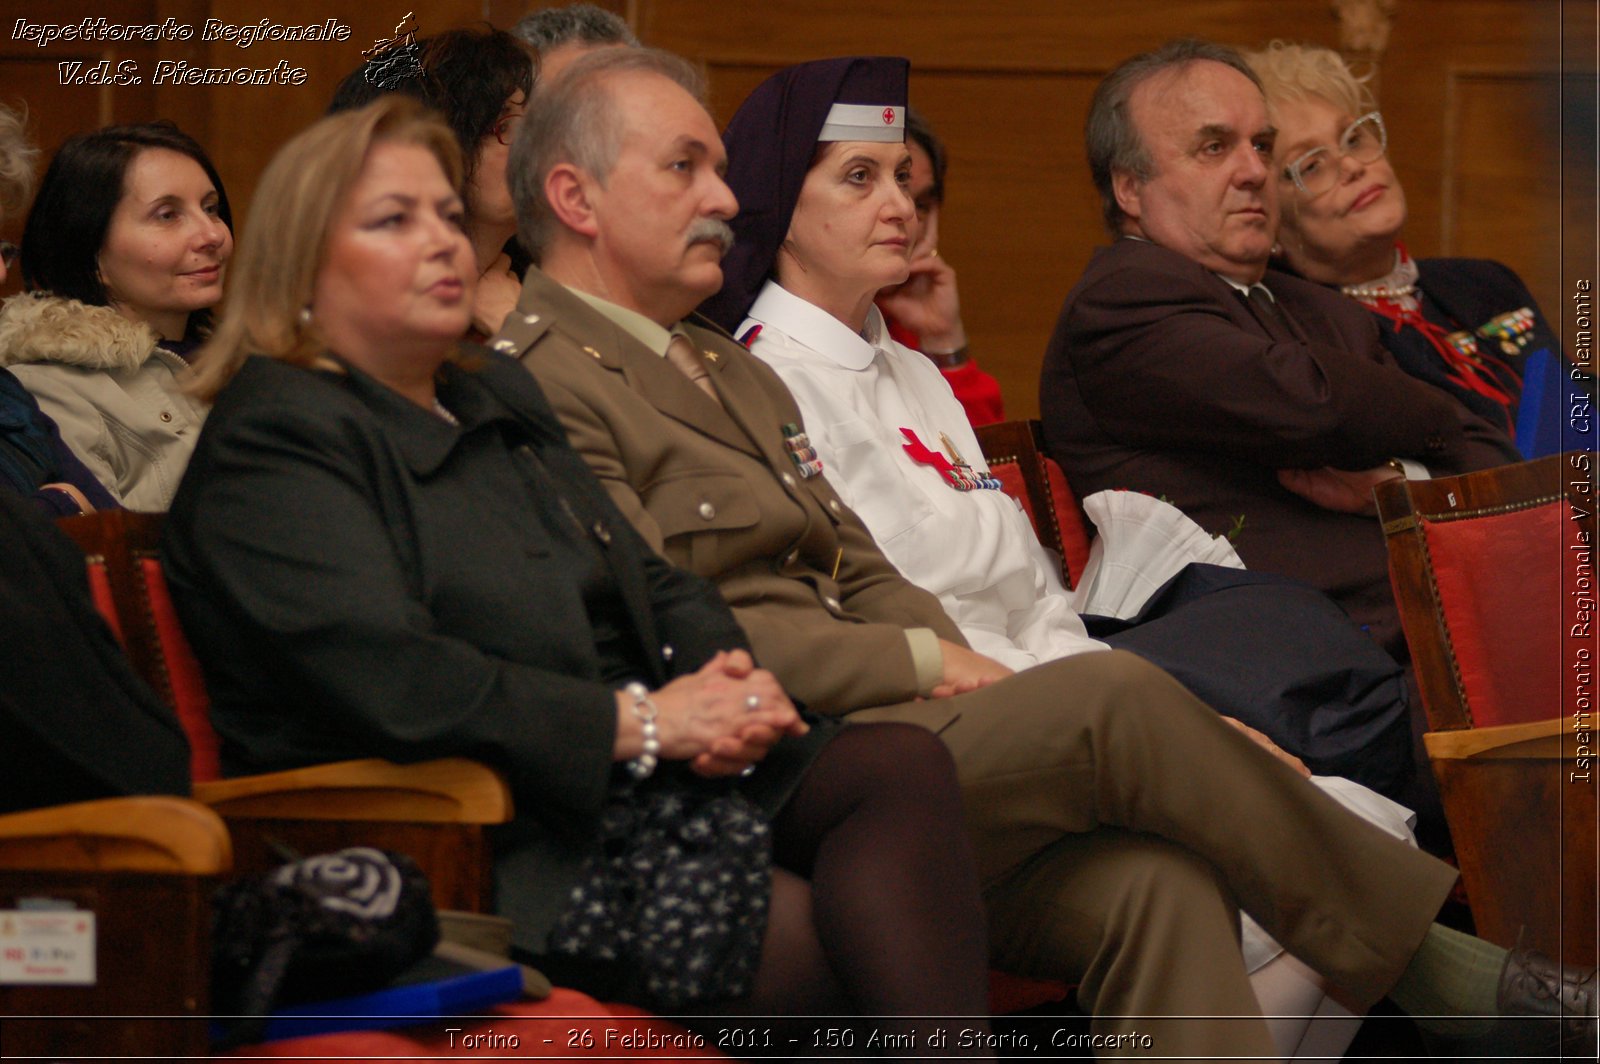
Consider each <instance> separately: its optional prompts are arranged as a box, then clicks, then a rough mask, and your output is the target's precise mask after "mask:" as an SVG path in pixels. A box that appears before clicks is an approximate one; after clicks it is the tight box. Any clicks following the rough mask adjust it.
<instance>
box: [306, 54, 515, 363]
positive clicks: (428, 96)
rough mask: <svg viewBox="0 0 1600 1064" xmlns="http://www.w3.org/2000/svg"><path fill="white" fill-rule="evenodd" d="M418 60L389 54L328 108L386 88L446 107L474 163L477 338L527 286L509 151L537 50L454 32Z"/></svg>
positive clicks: (471, 229) (469, 177) (471, 236)
mask: <svg viewBox="0 0 1600 1064" xmlns="http://www.w3.org/2000/svg"><path fill="white" fill-rule="evenodd" d="M399 47H400V48H403V49H415V52H414V55H412V56H409V57H407V58H414V59H415V62H414V63H395V62H393V59H394V55H393V54H392V52H385V53H383V54H382V55H379V56H377V57H375V58H374V59H372V60H370V61H369V62H367V63H364V64H363V65H362V66H361V67H360V69H358V70H356V71H354V72H352V73H351V74H350V75H349V76H348V77H346V78H345V79H344V81H342V82H340V83H339V87H338V89H336V90H335V91H334V94H333V102H332V103H331V104H329V105H328V113H329V114H334V113H336V112H338V111H347V110H351V109H354V108H357V107H362V106H365V105H366V104H368V103H370V102H371V101H373V100H374V99H376V98H377V97H379V96H381V95H383V94H384V93H386V92H398V93H403V94H405V95H407V96H411V97H414V98H416V99H418V100H421V101H422V102H423V103H425V104H427V105H428V106H429V107H431V108H433V109H434V110H435V111H438V112H439V114H440V115H441V116H443V118H444V121H445V124H446V125H447V126H449V127H450V131H451V132H452V133H454V134H455V136H456V143H457V144H459V145H460V146H461V156H462V159H463V160H464V162H465V164H466V184H465V199H466V205H467V218H466V226H467V239H468V240H470V241H471V242H472V253H473V257H474V258H475V260H476V261H477V264H478V275H479V276H478V288H477V293H476V295H474V297H473V303H472V331H471V333H470V334H469V335H470V336H471V337H472V338H473V339H481V338H483V337H485V336H490V335H492V334H493V333H494V332H495V331H496V330H497V329H499V328H500V323H501V321H502V320H504V318H505V316H506V314H507V313H509V312H510V310H511V308H512V307H514V306H516V303H517V296H518V294H519V293H520V292H521V290H522V281H521V279H520V276H519V275H520V273H521V270H522V269H523V268H526V266H527V263H526V261H523V262H521V263H517V264H514V263H513V262H512V260H511V255H510V254H509V252H508V251H507V250H506V245H507V243H508V242H509V241H510V240H511V239H512V238H513V237H515V236H516V235H517V215H516V211H515V210H514V209H513V208H512V206H511V190H510V188H509V187H508V186H507V184H506V155H507V153H508V152H509V150H510V149H509V145H510V144H511V138H512V137H513V136H514V135H515V134H516V132H517V125H518V123H520V122H521V120H522V111H523V108H524V107H526V106H527V103H528V94H529V93H531V92H532V91H533V79H534V73H535V64H534V54H533V51H532V50H531V49H530V48H529V47H528V46H527V45H525V44H523V43H522V42H521V41H519V40H518V39H517V38H515V37H513V36H512V35H511V34H509V33H506V32H505V31H504V30H497V29H489V28H484V29H460V30H448V31H446V32H444V33H441V34H438V35H436V36H433V37H424V38H422V39H421V40H418V41H417V42H416V43H415V44H410V45H400V46H399Z"/></svg>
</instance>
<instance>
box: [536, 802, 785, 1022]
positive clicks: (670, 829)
mask: <svg viewBox="0 0 1600 1064" xmlns="http://www.w3.org/2000/svg"><path fill="white" fill-rule="evenodd" d="M663 782H665V783H667V786H664V787H662V786H658V787H654V788H650V789H642V790H638V791H635V790H634V789H633V788H631V787H626V786H619V787H618V788H616V789H615V790H614V791H613V792H612V795H611V801H610V803H609V804H608V806H607V808H606V810H605V813H604V815H603V819H602V835H603V840H604V843H603V849H602V852H601V853H600V854H599V855H598V856H597V857H596V858H594V859H593V860H591V861H590V862H589V864H588V866H587V867H586V868H585V869H584V872H583V875H582V876H581V877H580V878H579V880H578V884H577V885H576V886H575V887H573V890H572V899H571V905H570V906H569V907H568V909H567V911H566V912H565V913H564V914H562V916H561V918H560V919H559V920H558V921H557V922H556V926H555V929H554V930H553V931H552V932H551V934H550V951H551V953H553V954H555V955H557V956H566V957H572V958H577V959H581V960H588V961H604V962H613V963H620V964H621V965H623V966H624V967H626V968H628V969H629V970H630V971H631V972H632V973H633V974H634V977H635V978H636V980H637V985H638V987H639V989H640V993H641V994H642V995H643V996H644V998H645V1000H644V1001H643V1002H641V1004H645V1005H648V1006H650V1007H651V1008H654V1009H656V1010H657V1011H664V1012H674V1011H684V1010H685V1009H687V1008H689V1007H690V1006H693V1005H697V1004H700V1003H702V1002H708V1001H724V1000H728V999H731V998H739V997H743V996H745V995H746V994H748V993H749V992H750V984H751V980H752V978H753V977H754V975H755V971H756V965H757V963H758V962H759V960H760V957H761V938H762V935H763V934H765V932H766V925H767V901H768V897H769V895H770V894H771V889H772V887H771V881H772V828H771V825H769V824H768V823H767V820H766V817H765V816H764V815H763V814H762V812H761V810H760V809H758V808H757V807H756V806H754V805H753V804H751V803H750V801H749V800H748V799H746V798H744V797H743V796H742V795H740V794H739V793H738V792H737V791H734V790H732V789H731V788H717V789H715V790H711V789H708V788H707V787H701V786H694V785H692V784H685V785H684V786H682V787H675V786H673V782H674V781H663Z"/></svg>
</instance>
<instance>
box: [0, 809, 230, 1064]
mask: <svg viewBox="0 0 1600 1064" xmlns="http://www.w3.org/2000/svg"><path fill="white" fill-rule="evenodd" d="M230 852H231V851H230V846H229V841H228V832H227V828H225V827H224V826H223V823H222V820H221V819H220V818H219V817H218V816H217V814H216V813H214V812H212V811H211V810H210V809H208V808H207V807H205V806H204V805H201V804H199V803H198V802H193V801H190V800H188V799H185V798H167V797H145V798H109V799H104V800H101V801H93V802H79V803H75V804H72V805H62V806H54V807H51V808H46V809H37V810H31V811H28V812H23V813H11V814H8V815H5V816H0V973H4V975H5V978H0V1053H3V1054H4V1055H6V1056H8V1057H10V1056H17V1057H24V1056H32V1057H39V1058H42V1059H48V1060H59V1059H64V1058H66V1057H69V1056H72V1057H77V1056H109V1057H133V1056H147V1055H148V1054H150V1053H151V1052H154V1051H163V1052H165V1053H167V1054H170V1055H171V1056H188V1055H201V1054H204V1053H205V1052H206V1048H207V1038H206V1027H205V1019H204V1018H205V1017H206V1015H207V1014H208V1013H209V1012H210V1002H211V995H210V967H211V966H210V959H211V958H210V949H211V946H210V943H211V907H210V895H211V891H212V889H213V888H214V887H215V886H216V884H217V882H218V879H219V877H221V876H223V875H225V874H226V873H227V872H228V870H229V865H230ZM13 980H17V981H13ZM84 980H88V981H87V982H85V981H84Z"/></svg>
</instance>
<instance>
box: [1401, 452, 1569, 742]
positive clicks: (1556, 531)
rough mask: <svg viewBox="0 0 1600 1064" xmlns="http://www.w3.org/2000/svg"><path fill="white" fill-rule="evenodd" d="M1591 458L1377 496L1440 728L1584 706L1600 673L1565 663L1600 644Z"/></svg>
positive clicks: (1412, 643) (1423, 681)
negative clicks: (1583, 693)
mask: <svg viewBox="0 0 1600 1064" xmlns="http://www.w3.org/2000/svg"><path fill="white" fill-rule="evenodd" d="M1593 460H1594V456H1592V455H1589V454H1583V453H1572V454H1568V455H1552V456H1550V457H1548V458H1542V459H1539V460H1537V461H1533V462H1524V463H1521V464H1519V465H1514V466H1506V467H1502V468H1500V469H1490V470H1484V471H1482V472H1478V473H1472V474H1469V475H1467V476H1461V477H1446V478H1439V479H1436V480H1431V481H1397V482H1393V483H1391V484H1388V485H1384V487H1383V489H1381V490H1380V491H1379V496H1378V498H1379V510H1380V514H1381V515H1382V518H1383V521H1384V533H1385V535H1386V536H1387V537H1388V539H1389V547H1390V579H1391V581H1392V583H1393V585H1394V591H1395V597H1396V600H1397V602H1398V603H1399V605H1400V610H1401V618H1402V621H1403V622H1404V626H1405V632H1406V642H1407V644H1408V645H1409V647H1410V649H1411V655H1412V659H1413V661H1414V662H1415V663H1416V668H1417V680H1418V683H1419V685H1420V686H1421V689H1422V697H1423V703H1424V706H1425V708H1426V710H1427V713H1428V722H1429V726H1430V727H1431V728H1432V729H1434V730H1450V729H1458V728H1472V727H1491V726H1494V725H1500V724H1519V723H1527V722H1531V721H1537V720H1548V719H1550V718H1552V717H1559V716H1561V715H1562V713H1563V712H1564V707H1571V706H1573V705H1575V704H1576V703H1575V702H1574V699H1575V698H1576V697H1577V696H1578V694H1579V693H1580V692H1579V690H1578V685H1579V684H1580V683H1581V682H1582V680H1583V677H1584V676H1585V675H1588V674H1589V673H1590V672H1591V669H1592V666H1593V665H1594V662H1592V661H1577V660H1573V661H1571V662H1569V661H1568V659H1569V658H1571V656H1572V655H1573V654H1578V653H1582V654H1588V653H1590V651H1589V649H1588V648H1590V647H1593V646H1594V639H1593V635H1592V633H1593V630H1594V629H1593V617H1594V612H1595V609H1594V607H1595V568H1594V495H1593V488H1592V485H1593V473H1592V467H1593ZM1564 663H1570V664H1574V665H1578V666H1582V667H1581V668H1567V667H1564ZM1588 694H1589V695H1590V696H1592V694H1593V688H1592V680H1591V682H1590V690H1589V692H1588Z"/></svg>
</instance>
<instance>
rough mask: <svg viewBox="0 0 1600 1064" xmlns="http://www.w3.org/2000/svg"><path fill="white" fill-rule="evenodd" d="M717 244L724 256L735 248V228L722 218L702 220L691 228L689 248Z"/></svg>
mask: <svg viewBox="0 0 1600 1064" xmlns="http://www.w3.org/2000/svg"><path fill="white" fill-rule="evenodd" d="M695 244H716V245H717V246H718V247H720V248H721V249H722V254H723V255H727V253H728V252H729V251H730V250H731V249H732V248H733V227H732V226H730V225H729V224H728V223H727V222H725V221H723V220H722V219H721V218H701V219H698V220H697V221H696V222H695V223H694V224H693V225H691V226H690V227H689V246H690V247H693V246H694V245H695Z"/></svg>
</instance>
